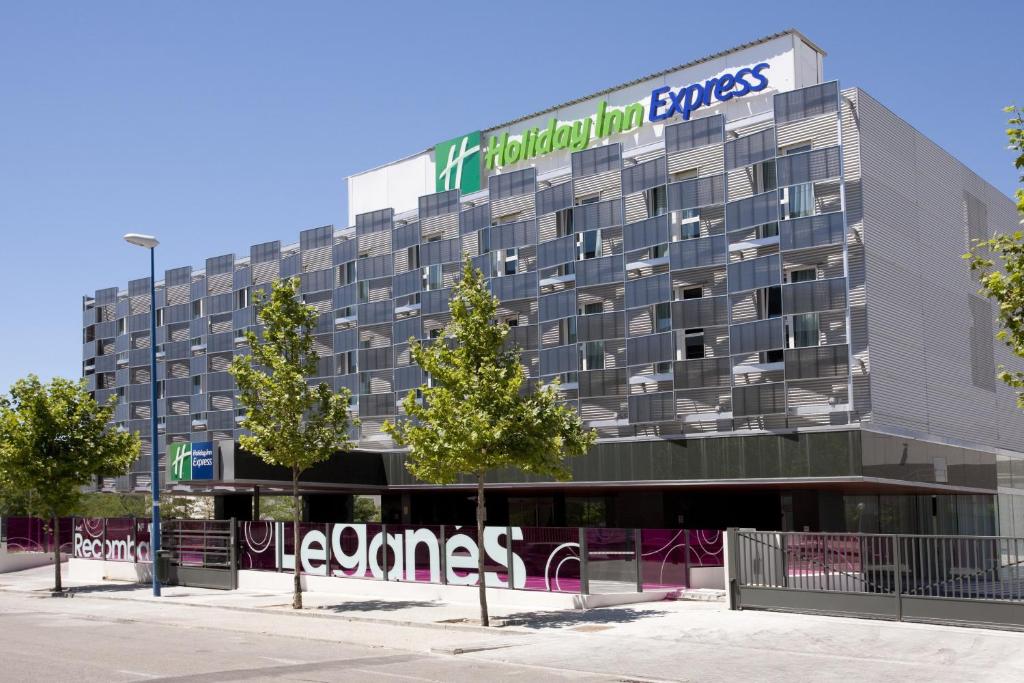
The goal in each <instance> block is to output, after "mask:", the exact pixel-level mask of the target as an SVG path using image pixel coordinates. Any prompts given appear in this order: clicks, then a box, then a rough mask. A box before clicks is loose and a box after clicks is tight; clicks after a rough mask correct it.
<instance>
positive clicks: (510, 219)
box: [491, 211, 522, 226]
mask: <svg viewBox="0 0 1024 683" xmlns="http://www.w3.org/2000/svg"><path fill="white" fill-rule="evenodd" d="M521 213H522V212H521V211H516V212H515V213H506V214H504V215H502V216H496V217H495V218H494V219H493V220H492V221H491V225H492V226H493V225H502V224H504V223H515V222H516V221H517V220H518V219H519V215H520V214H521Z"/></svg>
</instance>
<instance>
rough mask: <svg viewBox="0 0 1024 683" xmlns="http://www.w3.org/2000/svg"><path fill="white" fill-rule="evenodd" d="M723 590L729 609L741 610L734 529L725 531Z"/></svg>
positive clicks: (737, 552) (737, 547)
mask: <svg viewBox="0 0 1024 683" xmlns="http://www.w3.org/2000/svg"><path fill="white" fill-rule="evenodd" d="M723 550H724V552H725V562H724V564H725V590H726V596H727V598H728V601H729V609H743V604H742V602H741V600H740V598H741V596H740V572H739V567H740V559H739V554H740V553H739V551H740V548H739V533H738V532H737V530H736V527H729V528H728V529H726V530H725V547H724V548H723Z"/></svg>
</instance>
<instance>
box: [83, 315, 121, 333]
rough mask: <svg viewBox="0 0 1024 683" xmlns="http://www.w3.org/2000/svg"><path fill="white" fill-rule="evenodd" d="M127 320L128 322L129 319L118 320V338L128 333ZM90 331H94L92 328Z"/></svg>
mask: <svg viewBox="0 0 1024 683" xmlns="http://www.w3.org/2000/svg"><path fill="white" fill-rule="evenodd" d="M127 320H128V319H127V318H118V319H117V335H118V336H120V335H122V334H125V332H126V331H127V327H126V326H125V323H126V322H127ZM90 329H92V328H90Z"/></svg>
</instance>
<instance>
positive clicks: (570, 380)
mask: <svg viewBox="0 0 1024 683" xmlns="http://www.w3.org/2000/svg"><path fill="white" fill-rule="evenodd" d="M557 377H558V380H559V381H560V382H561V383H562V384H563V385H564V384H576V383H577V382H579V375H578V374H577V373H575V372H563V373H562V374H560V375H557Z"/></svg>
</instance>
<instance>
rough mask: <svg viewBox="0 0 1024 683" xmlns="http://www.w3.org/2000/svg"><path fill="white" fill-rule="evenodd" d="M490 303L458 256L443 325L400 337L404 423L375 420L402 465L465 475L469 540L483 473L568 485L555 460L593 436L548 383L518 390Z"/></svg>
mask: <svg viewBox="0 0 1024 683" xmlns="http://www.w3.org/2000/svg"><path fill="white" fill-rule="evenodd" d="M498 307H499V302H498V300H497V298H496V297H495V296H494V295H493V294H491V292H490V291H489V290H488V289H487V282H486V281H485V279H484V275H483V273H482V272H481V271H480V270H478V269H476V268H474V267H473V265H472V262H471V261H470V259H469V257H468V256H466V258H465V263H464V265H463V269H462V278H461V279H460V280H459V282H458V283H457V284H456V285H455V287H454V288H453V290H452V295H451V301H450V303H449V309H450V312H451V322H450V323H448V325H447V327H446V328H445V331H444V335H443V336H442V338H439V339H436V340H432V343H429V344H420V343H418V342H416V341H415V340H410V346H411V352H412V357H413V360H414V361H415V362H416V363H417V364H418V365H419V366H420V367H421V368H422V369H423V371H424V372H425V373H426V374H427V377H428V378H429V380H428V382H427V384H424V385H423V386H421V387H420V388H419V390H418V391H412V392H409V394H408V395H407V396H406V397H405V399H404V400H403V401H402V407H403V408H404V409H405V413H406V415H407V416H408V418H407V419H405V420H403V421H400V422H397V423H395V424H392V423H387V422H386V423H385V424H384V426H383V429H384V431H385V432H386V433H388V434H391V436H392V437H393V438H394V440H395V442H396V443H398V444H399V445H401V446H408V448H409V454H408V458H407V461H406V468H408V470H409V472H410V473H412V475H413V476H415V477H417V478H418V479H422V480H423V481H428V482H431V483H435V484H451V483H454V482H456V481H458V480H459V477H460V476H461V475H471V476H472V478H473V479H474V480H475V482H476V488H477V515H476V522H477V538H478V539H482V538H483V528H484V520H485V518H486V509H485V503H484V481H485V477H486V474H487V472H489V471H491V470H495V469H502V468H513V469H518V470H521V471H523V472H526V473H529V474H534V475H540V476H547V477H553V478H555V479H558V480H564V479H568V478H569V477H570V472H569V469H568V467H567V466H566V463H565V460H566V458H568V457H571V456H576V455H581V454H583V453H585V452H586V451H587V449H588V448H590V446H591V445H592V444H593V442H594V440H595V439H596V433H595V432H593V431H586V430H584V429H583V425H582V423H581V421H580V418H579V415H578V414H577V413H576V411H575V410H573V409H572V408H570V407H568V406H566V405H564V404H562V403H561V402H560V401H559V399H558V385H557V382H556V383H555V384H553V385H548V386H546V387H541V386H534V387H531V386H527V384H526V372H525V370H524V369H523V366H522V364H521V363H520V360H519V349H516V348H514V347H512V346H510V345H508V344H507V343H506V341H507V337H508V331H509V328H508V326H507V325H506V324H504V323H502V322H499V321H498V319H497V312H498ZM478 576H479V590H480V620H481V623H482V624H483V625H484V626H486V625H487V624H488V615H487V592H486V586H485V581H484V577H485V572H484V553H483V551H481V552H479V553H478Z"/></svg>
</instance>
